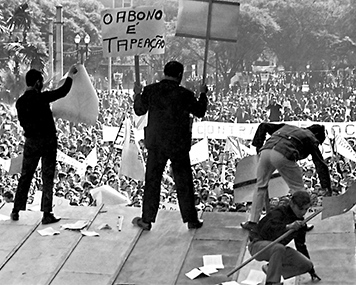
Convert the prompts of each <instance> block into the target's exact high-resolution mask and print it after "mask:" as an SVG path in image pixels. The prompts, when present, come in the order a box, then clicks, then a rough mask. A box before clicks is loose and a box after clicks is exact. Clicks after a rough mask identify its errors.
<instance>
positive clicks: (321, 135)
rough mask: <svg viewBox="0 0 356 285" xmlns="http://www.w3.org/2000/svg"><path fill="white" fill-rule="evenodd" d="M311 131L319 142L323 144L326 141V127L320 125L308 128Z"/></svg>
mask: <svg viewBox="0 0 356 285" xmlns="http://www.w3.org/2000/svg"><path fill="white" fill-rule="evenodd" d="M307 129H308V130H309V131H311V132H312V133H313V134H314V135H315V137H316V138H317V140H318V141H319V142H320V144H322V143H323V142H324V141H325V127H324V126H322V125H319V124H314V125H311V126H309V127H307Z"/></svg>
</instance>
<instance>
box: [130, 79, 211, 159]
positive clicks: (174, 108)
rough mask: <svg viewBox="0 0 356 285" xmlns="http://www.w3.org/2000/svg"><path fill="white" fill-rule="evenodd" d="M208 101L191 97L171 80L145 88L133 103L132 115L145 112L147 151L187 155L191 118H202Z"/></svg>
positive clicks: (190, 138)
mask: <svg viewBox="0 0 356 285" xmlns="http://www.w3.org/2000/svg"><path fill="white" fill-rule="evenodd" d="M207 103H208V99H207V97H206V94H204V93H201V94H200V97H199V99H198V100H197V99H196V98H195V96H194V93H193V92H192V91H190V90H189V89H187V88H184V87H182V86H179V83H178V82H176V81H173V80H168V79H163V80H162V81H160V82H158V83H154V84H151V85H148V86H146V87H145V88H144V89H143V92H142V94H141V95H137V96H136V97H135V101H134V111H135V113H136V115H138V116H141V115H144V114H146V113H147V111H148V124H147V126H146V127H145V146H146V147H147V149H154V148H164V149H166V150H171V151H174V152H180V151H182V152H187V151H188V152H189V150H190V147H191V140H192V129H191V128H192V117H191V114H192V115H194V116H196V117H199V118H201V117H203V116H204V115H205V112H206V109H207Z"/></svg>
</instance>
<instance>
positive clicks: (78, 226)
mask: <svg viewBox="0 0 356 285" xmlns="http://www.w3.org/2000/svg"><path fill="white" fill-rule="evenodd" d="M87 225H88V222H87V221H77V222H76V223H74V224H64V225H61V228H63V229H65V230H67V229H68V230H82V229H84V228H85V227H86V226H87Z"/></svg>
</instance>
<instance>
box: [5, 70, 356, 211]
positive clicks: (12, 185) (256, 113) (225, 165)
mask: <svg viewBox="0 0 356 285" xmlns="http://www.w3.org/2000/svg"><path fill="white" fill-rule="evenodd" d="M244 76H245V78H244ZM240 77H241V78H242V79H241V78H240V79H241V80H240V81H237V82H235V83H234V84H232V85H230V86H229V88H225V89H220V90H217V89H216V86H214V85H210V90H211V92H210V95H209V106H208V112H207V114H206V116H205V118H204V119H203V120H208V121H217V122H235V123H259V122H266V121H273V122H288V121H308V120H310V121H318V122H330V121H335V122H345V121H353V120H355V119H356V118H355V117H356V107H355V94H354V92H353V77H352V75H348V76H345V75H344V76H343V77H342V79H340V76H337V75H333V76H326V77H325V78H324V79H323V81H322V83H320V82H313V80H312V79H311V77H310V76H309V77H308V75H307V74H304V77H303V74H294V75H291V74H287V73H278V74H276V75H273V76H270V77H269V79H268V81H267V82H266V83H262V82H261V78H260V77H259V76H258V75H257V74H252V73H251V74H247V75H244V74H242V75H241V76H240ZM346 77H347V78H348V80H346V79H345V78H346ZM199 80H200V79H199V78H193V77H191V78H188V79H187V80H186V82H185V84H186V86H188V87H190V88H191V89H193V90H194V89H195V86H198V82H199ZM305 83H308V84H305ZM221 85H222V84H221ZM305 85H308V90H303V88H305V87H303V86H305ZM97 94H98V98H99V108H100V112H99V113H100V114H99V117H98V120H97V123H96V125H95V126H87V125H85V124H72V123H70V122H68V121H65V120H62V119H56V125H57V130H58V143H59V146H58V149H59V150H61V151H62V152H64V153H65V154H67V155H68V156H70V157H72V158H75V159H76V160H78V161H80V162H83V161H84V160H85V158H86V157H87V156H88V154H89V153H90V152H91V151H92V149H93V148H94V146H96V147H97V156H98V163H97V165H95V166H89V165H88V166H87V167H86V171H85V174H84V175H81V174H79V173H78V171H77V170H76V169H75V168H74V167H73V166H71V165H68V164H66V163H64V162H61V161H58V162H57V174H56V180H55V187H54V193H55V195H56V196H58V197H64V198H65V199H68V200H69V201H70V205H73V206H90V205H95V200H94V199H93V197H92V196H91V194H90V190H91V189H93V188H95V187H98V186H101V185H105V184H107V185H110V186H111V187H112V188H114V189H115V190H117V191H118V192H120V193H121V194H123V195H125V196H127V197H128V198H129V199H130V204H129V205H128V206H134V207H140V206H141V200H142V195H143V194H144V186H145V185H144V182H142V181H137V180H134V179H131V178H129V177H126V176H122V175H120V174H119V169H120V163H121V151H122V150H121V149H120V148H118V147H116V146H115V145H114V144H113V143H112V142H104V141H103V134H102V128H103V126H116V127H118V126H120V123H121V122H120V118H121V117H122V114H123V113H125V112H126V113H130V112H132V105H133V100H132V94H131V93H130V92H126V91H124V90H113V91H111V92H108V91H105V90H97ZM0 134H1V140H0V158H3V159H10V158H15V157H17V156H18V155H20V154H21V152H22V151H23V144H24V138H23V134H22V128H21V127H20V125H19V123H18V120H17V116H16V111H14V110H13V108H11V107H9V106H6V105H4V104H0ZM348 141H349V143H350V145H351V146H352V147H353V148H354V149H356V141H355V140H354V139H348ZM241 142H242V143H244V144H245V145H247V146H249V144H250V141H243V140H242V141H241ZM193 143H195V141H193ZM140 147H141V150H142V152H143V156H144V157H145V147H144V143H143V141H141V142H140ZM224 149H225V140H219V139H209V152H210V160H209V161H205V162H203V163H198V164H196V165H194V166H192V170H193V176H194V186H195V191H196V192H195V195H196V205H197V207H198V208H199V209H201V210H203V211H241V212H245V211H248V208H249V203H245V202H243V201H241V202H239V201H234V195H233V194H234V191H233V184H234V179H235V172H236V166H237V164H238V162H239V160H240V159H239V158H237V157H236V156H235V155H234V154H233V153H227V152H225V151H224ZM327 162H328V165H329V167H330V175H331V177H332V187H333V194H335V195H339V194H341V193H343V192H344V191H345V189H346V188H347V187H348V186H349V185H350V184H351V183H352V182H353V181H355V180H356V177H355V171H354V169H355V164H354V163H353V162H350V161H346V160H344V159H343V157H340V156H338V157H335V156H334V157H332V158H329V159H328V161H327ZM223 169H224V171H223ZM303 171H304V180H305V187H306V189H307V190H308V191H309V192H310V193H311V195H312V200H313V205H314V206H318V205H319V206H320V205H321V203H322V197H323V195H324V193H323V192H322V189H321V187H320V183H319V181H318V177H317V175H316V172H315V169H314V167H313V166H308V167H303ZM0 172H1V173H0V175H1V177H0V194H1V199H2V200H3V201H5V202H11V201H12V199H13V198H14V191H16V185H17V182H18V178H19V174H13V175H9V174H7V172H6V171H5V170H4V169H2V168H0ZM222 176H224V177H222ZM40 190H41V177H40V171H37V172H36V174H35V179H33V181H32V185H31V189H30V195H29V198H28V203H31V202H32V201H33V196H34V194H35V192H36V191H40ZM287 199H288V197H280V198H272V199H271V205H273V206H275V205H279V204H280V203H284V202H285V201H287ZM161 201H162V208H167V205H169V204H171V205H173V204H176V203H177V197H176V191H175V185H174V179H173V176H172V173H171V170H170V167H169V165H167V168H166V171H165V174H164V177H163V179H162V190H161Z"/></svg>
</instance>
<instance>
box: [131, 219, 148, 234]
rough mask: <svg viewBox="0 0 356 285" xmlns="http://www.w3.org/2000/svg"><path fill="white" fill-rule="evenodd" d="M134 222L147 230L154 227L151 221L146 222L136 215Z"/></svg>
mask: <svg viewBox="0 0 356 285" xmlns="http://www.w3.org/2000/svg"><path fill="white" fill-rule="evenodd" d="M132 224H134V225H136V226H138V227H140V228H141V229H143V230H145V231H150V230H151V228H152V224H151V223H146V222H144V221H143V220H142V218H140V217H135V218H134V219H133V220H132Z"/></svg>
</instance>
